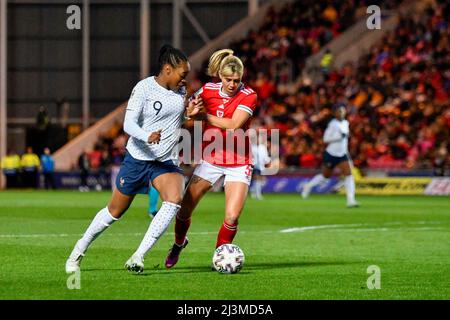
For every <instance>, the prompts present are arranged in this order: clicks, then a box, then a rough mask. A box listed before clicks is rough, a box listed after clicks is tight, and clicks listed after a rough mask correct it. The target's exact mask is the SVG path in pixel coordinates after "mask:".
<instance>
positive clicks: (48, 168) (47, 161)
mask: <svg viewBox="0 0 450 320" xmlns="http://www.w3.org/2000/svg"><path fill="white" fill-rule="evenodd" d="M41 166H42V174H43V175H44V186H45V189H55V182H54V178H53V174H54V172H55V161H54V160H53V157H52V155H51V154H50V149H49V148H47V147H46V148H44V154H43V155H41Z"/></svg>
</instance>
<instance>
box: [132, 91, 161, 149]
mask: <svg viewBox="0 0 450 320" xmlns="http://www.w3.org/2000/svg"><path fill="white" fill-rule="evenodd" d="M144 104H145V96H144V93H143V90H142V87H141V86H140V85H139V84H137V85H136V86H135V87H134V89H133V91H132V93H131V96H130V99H129V100H128V104H127V109H126V111H125V120H124V123H123V130H124V131H125V132H126V133H127V134H128V135H130V136H131V137H133V138H136V139H138V140H141V141H144V142H148V143H158V142H159V140H160V139H161V129H160V130H158V131H155V132H152V133H148V132H146V131H145V130H144V129H142V128H141V127H140V126H139V124H138V123H139V122H138V121H139V117H140V115H141V113H142V109H143V108H144Z"/></svg>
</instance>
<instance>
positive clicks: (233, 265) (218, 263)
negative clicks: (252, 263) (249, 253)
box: [212, 243, 245, 273]
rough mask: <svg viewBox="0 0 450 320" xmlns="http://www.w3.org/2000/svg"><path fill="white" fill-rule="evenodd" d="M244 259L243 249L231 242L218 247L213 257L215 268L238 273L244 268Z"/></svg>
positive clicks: (223, 271) (222, 271)
mask: <svg viewBox="0 0 450 320" xmlns="http://www.w3.org/2000/svg"><path fill="white" fill-rule="evenodd" d="M244 261H245V256H244V252H243V251H242V249H241V248H239V247H238V246H237V245H235V244H231V243H227V244H223V245H221V246H220V247H218V248H217V249H216V250H215V251H214V255H213V258H212V262H213V266H214V268H215V269H216V270H217V272H220V273H237V272H239V271H240V270H241V269H242V266H243V265H244Z"/></svg>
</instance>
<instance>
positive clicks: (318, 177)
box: [308, 173, 328, 189]
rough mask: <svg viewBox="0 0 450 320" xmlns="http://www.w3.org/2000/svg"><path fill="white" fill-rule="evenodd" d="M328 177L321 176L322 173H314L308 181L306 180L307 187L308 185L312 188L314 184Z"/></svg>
mask: <svg viewBox="0 0 450 320" xmlns="http://www.w3.org/2000/svg"><path fill="white" fill-rule="evenodd" d="M327 180H328V179H327V178H325V177H324V176H323V174H321V173H319V174H316V175H315V176H314V177H313V178H312V179H311V180H310V181H309V182H308V187H310V188H311V189H312V188H314V187H315V186H317V185H319V184H321V183H323V182H325V181H327Z"/></svg>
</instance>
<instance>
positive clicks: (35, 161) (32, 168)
mask: <svg viewBox="0 0 450 320" xmlns="http://www.w3.org/2000/svg"><path fill="white" fill-rule="evenodd" d="M21 165H22V170H23V171H22V174H23V184H24V187H25V188H33V189H34V188H37V185H38V173H39V166H40V165H41V161H40V160H39V157H38V156H37V155H36V154H35V153H33V148H32V147H27V152H26V153H25V154H23V155H22V159H21Z"/></svg>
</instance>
